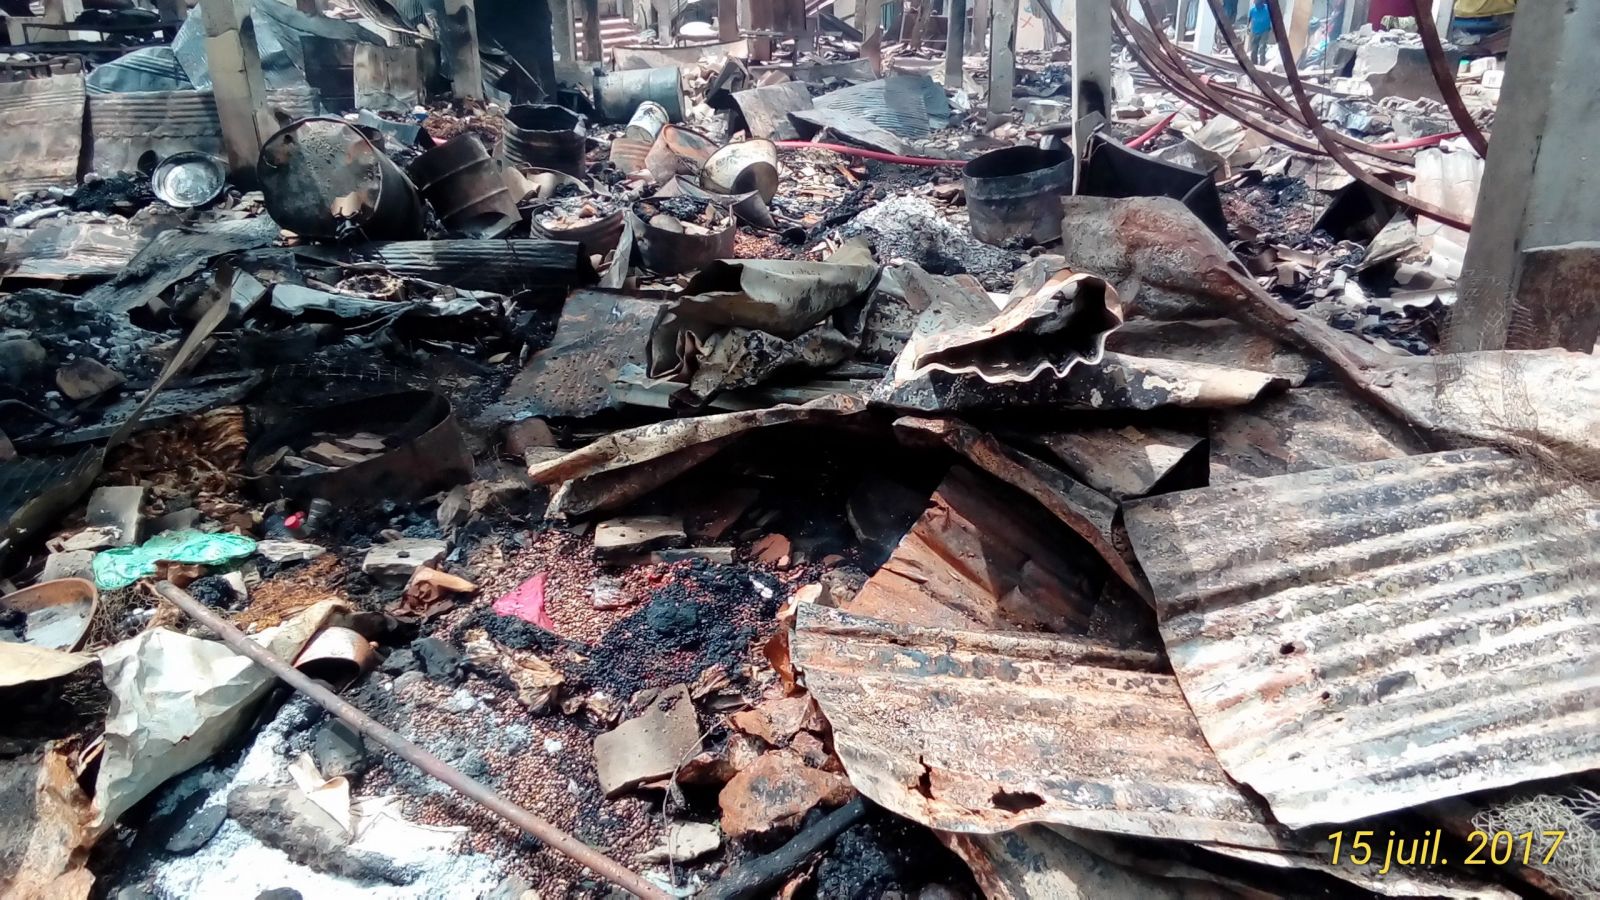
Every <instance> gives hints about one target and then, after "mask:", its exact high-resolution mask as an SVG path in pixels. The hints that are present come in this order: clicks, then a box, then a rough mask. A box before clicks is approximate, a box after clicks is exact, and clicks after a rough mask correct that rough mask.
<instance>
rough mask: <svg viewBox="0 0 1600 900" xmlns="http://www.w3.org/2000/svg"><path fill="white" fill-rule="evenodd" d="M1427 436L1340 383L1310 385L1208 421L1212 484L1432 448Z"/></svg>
mask: <svg viewBox="0 0 1600 900" xmlns="http://www.w3.org/2000/svg"><path fill="white" fill-rule="evenodd" d="M1428 449H1429V448H1428V446H1427V444H1426V443H1425V442H1424V441H1423V439H1422V437H1421V436H1420V435H1417V434H1413V433H1411V432H1410V431H1409V430H1408V429H1406V428H1405V427H1404V426H1403V425H1401V424H1400V423H1399V422H1397V421H1395V420H1393V419H1391V418H1389V417H1387V416H1385V415H1384V414H1383V413H1382V412H1380V411H1379V410H1376V409H1373V408H1372V407H1371V406H1370V405H1368V404H1365V403H1362V402H1360V401H1359V400H1357V399H1356V398H1355V397H1354V396H1353V395H1351V393H1350V392H1349V391H1347V390H1345V389H1344V388H1343V387H1341V386H1339V385H1337V384H1319V385H1307V386H1306V387H1303V388H1297V389H1294V390H1290V391H1286V392H1285V393H1283V394H1280V395H1278V396H1276V397H1269V398H1267V399H1265V400H1263V401H1261V402H1260V403H1256V404H1253V405H1251V406H1246V407H1239V408H1236V409H1229V410H1222V411H1220V412H1218V413H1217V414H1216V415H1215V416H1213V417H1212V420H1211V464H1210V469H1211V480H1210V483H1211V485H1213V486H1216V485H1220V484H1230V483H1232V482H1235V481H1242V480H1245V479H1250V478H1270V477H1272V476H1274V475H1287V474H1290V473H1292V472H1304V471H1308V470H1311V469H1326V468H1331V467H1333V466H1343V465H1350V464H1353V463H1362V462H1376V461H1377V460H1380V459H1398V458H1400V457H1403V456H1411V455H1414V454H1419V453H1426V452H1428Z"/></svg>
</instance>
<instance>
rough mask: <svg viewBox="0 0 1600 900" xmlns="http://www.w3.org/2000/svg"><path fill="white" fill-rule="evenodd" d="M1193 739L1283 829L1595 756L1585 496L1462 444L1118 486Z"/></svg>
mask: <svg viewBox="0 0 1600 900" xmlns="http://www.w3.org/2000/svg"><path fill="white" fill-rule="evenodd" d="M1124 509H1125V515H1126V517H1127V523H1128V533H1129V537H1130V538H1131V540H1132V542H1133V546H1134V549H1135V551H1136V552H1137V554H1138V558H1139V560H1140V562H1141V563H1143V565H1144V570H1145V573H1146V574H1147V575H1148V576H1149V578H1150V582H1151V585H1152V587H1153V588H1154V590H1155V597H1156V604H1157V610H1158V612H1159V614H1160V617H1161V634H1162V639H1163V640H1164V641H1165V643H1166V645H1167V650H1168V653H1169V656H1170V658H1171V660H1172V666H1173V669H1174V671H1175V672H1176V673H1177V675H1178V679H1179V682H1180V683H1181V684H1182V685H1183V688H1184V694H1185V696H1186V697H1187V698H1188V699H1189V703H1190V705H1191V706H1192V707H1193V708H1194V710H1195V713H1196V715H1197V716H1198V717H1199V719H1200V723H1201V727H1202V728H1203V729H1204V731H1205V735H1206V738H1207V740H1208V741H1209V742H1210V744H1211V746H1212V747H1213V748H1215V750H1216V752H1217V756H1218V758H1219V759H1220V760H1221V761H1222V764H1223V765H1224V766H1225V767H1226V768H1227V769H1228V771H1229V773H1230V774H1232V775H1233V776H1234V777H1236V778H1238V779H1239V780H1240V781H1243V782H1244V783H1245V784H1247V785H1249V786H1250V787H1251V788H1253V789H1254V790H1256V791H1258V792H1260V793H1261V794H1262V795H1263V796H1264V797H1265V798H1266V799H1267V801H1268V802H1269V803H1270V804H1271V805H1272V810H1273V812H1274V814H1275V815H1276V816H1277V818H1278V819H1279V820H1281V821H1283V822H1285V823H1287V824H1289V825H1292V826H1295V827H1301V826H1309V825H1312V824H1315V823H1320V822H1347V821H1351V820H1353V819H1359V818H1362V817H1365V816H1371V815H1375V814H1378V813H1382V812H1387V811H1391V810H1397V809H1403V808H1406V807H1411V806H1415V805H1417V804H1420V803H1426V802H1428V801H1430V800H1438V799H1441V798H1444V797H1450V796H1455V795H1458V794H1463V793H1466V792H1469V791H1476V790H1481V789H1486V788H1492V787H1499V786H1503V785H1509V784H1515V783H1518V782H1522V781H1528V780H1531V779H1536V778H1544V777H1551V776H1557V775H1562V774H1567V773H1572V772H1577V771H1583V770H1586V769H1592V768H1595V767H1597V766H1600V603H1596V596H1597V595H1600V588H1597V587H1596V580H1595V579H1596V574H1597V571H1600V532H1597V531H1596V522H1597V521H1600V500H1597V499H1596V498H1595V497H1594V496H1593V495H1592V494H1591V493H1590V492H1588V491H1587V490H1584V489H1582V488H1580V487H1578V486H1575V485H1573V484H1571V483H1568V482H1563V481H1559V480H1556V479H1554V478H1552V477H1550V476H1549V475H1548V474H1547V473H1544V472H1542V471H1541V470H1539V469H1538V468H1536V467H1534V466H1533V465H1532V464H1530V463H1527V462H1525V461H1521V460H1518V459H1515V458H1512V457H1509V456H1506V455H1504V454H1501V453H1498V452H1495V451H1490V450H1482V449H1479V450H1461V451H1450V452H1446V453H1436V454H1431V455H1427V456H1415V457H1408V458H1405V459H1397V460H1384V461H1380V462H1374V463H1365V464H1361V465H1353V466H1340V467H1338V468H1332V469H1318V470H1315V471H1310V472H1303V473H1299V474H1293V475H1284V476H1280V477H1276V478H1266V479H1260V480H1256V481H1246V482H1240V483H1238V484H1231V485H1227V486H1223V487H1213V488H1205V489H1202V490H1196V491H1186V492H1182V493H1177V494H1168V495H1164V496H1161V497H1154V498H1150V499H1146V500H1139V501H1134V502H1132V503H1130V504H1127V505H1126V506H1125V507H1124Z"/></svg>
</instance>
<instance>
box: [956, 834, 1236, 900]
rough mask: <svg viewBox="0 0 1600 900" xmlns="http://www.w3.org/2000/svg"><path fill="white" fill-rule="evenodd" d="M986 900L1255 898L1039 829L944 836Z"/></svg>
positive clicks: (1189, 899)
mask: <svg viewBox="0 0 1600 900" xmlns="http://www.w3.org/2000/svg"><path fill="white" fill-rule="evenodd" d="M944 841H945V843H946V844H947V845H949V847H950V849H951V850H954V851H955V852H956V855H958V856H960V857H961V859H962V860H963V861H964V862H965V863H966V864H967V866H968V867H969V868H970V869H972V876H973V878H974V879H976V880H977V882H978V887H979V888H981V889H982V890H983V895H984V896H985V897H986V898H988V900H1042V898H1049V900H1101V898H1106V897H1139V898H1141V900H1226V898H1243V897H1259V896H1260V895H1259V894H1255V893H1253V892H1236V891H1231V890H1228V889H1227V888H1225V887H1223V886H1222V885H1219V884H1213V883H1211V882H1209V881H1202V880H1198V879H1188V878H1160V877H1155V876H1151V875H1146V874H1144V873H1142V872H1139V871H1136V870H1134V869H1131V868H1128V867H1125V866H1121V865H1118V864H1117V863H1115V862H1113V861H1111V860H1108V859H1105V858H1103V857H1100V856H1098V855H1096V854H1095V853H1093V852H1091V851H1090V850H1088V849H1087V848H1085V847H1083V846H1082V845H1080V844H1078V843H1077V842H1075V841H1073V840H1071V839H1070V838H1068V837H1067V836H1066V835H1063V834H1061V833H1060V832H1058V831H1055V830H1054V829H1051V828H1048V827H1045V826H1043V825H1030V826H1028V827H1026V828H1018V829H1017V830H1015V831H1008V832H1005V833H1004V834H950V835H945V836H944Z"/></svg>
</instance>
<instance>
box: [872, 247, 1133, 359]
mask: <svg viewBox="0 0 1600 900" xmlns="http://www.w3.org/2000/svg"><path fill="white" fill-rule="evenodd" d="M1121 324H1122V302H1121V300H1120V299H1119V298H1118V296H1117V292H1116V290H1115V289H1114V288H1112V287H1111V286H1110V285H1109V284H1107V283H1106V282H1105V281H1103V280H1102V279H1100V278H1097V277H1095V276H1093V275H1082V274H1076V273H1073V272H1071V271H1067V270H1062V271H1061V272H1058V273H1056V274H1055V275H1054V276H1053V277H1051V278H1050V279H1049V280H1047V281H1046V282H1045V283H1044V284H1043V285H1042V286H1041V287H1040V288H1039V289H1038V290H1037V291H1034V292H1033V293H1032V294H1030V295H1028V296H1025V297H1021V298H1019V299H1017V300H1015V301H1013V302H1012V303H1011V304H1009V305H1008V306H1007V307H1006V308H1005V309H1004V310H1003V311H1001V312H1000V313H999V314H998V315H994V316H992V317H991V318H989V319H988V320H987V321H983V322H978V323H973V324H961V323H956V324H955V326H954V327H952V328H948V329H942V330H935V331H928V332H919V333H918V334H915V335H913V336H912V338H911V341H910V343H909V344H908V345H907V346H906V350H905V352H904V353H902V354H900V358H899V359H897V360H896V361H895V371H894V377H895V379H896V380H897V381H909V380H911V379H914V378H917V377H919V376H921V375H924V374H926V373H928V372H933V371H938V372H947V373H950V374H954V375H976V376H978V377H980V378H982V379H983V380H985V381H989V382H996V383H1008V382H1026V381H1032V380H1034V379H1035V378H1039V377H1050V376H1053V377H1055V378H1064V377H1066V376H1067V375H1068V373H1070V372H1071V371H1072V369H1073V367H1074V366H1077V365H1078V364H1079V363H1089V364H1093V363H1098V362H1099V361H1100V359H1101V356H1102V354H1103V353H1104V352H1105V345H1106V335H1107V334H1109V333H1110V332H1111V331H1112V330H1113V329H1115V328H1116V327H1117V326H1118V325H1121Z"/></svg>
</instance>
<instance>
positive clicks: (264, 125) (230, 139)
mask: <svg viewBox="0 0 1600 900" xmlns="http://www.w3.org/2000/svg"><path fill="white" fill-rule="evenodd" d="M200 14H201V19H202V23H203V24H204V26H205V47H206V69H207V70H208V71H209V72H210V75H211V91H212V94H213V95H214V96H215V97H216V101H217V119H218V120H219V122H220V124H221V125H222V144H223V147H224V149H226V151H227V154H228V168H229V169H230V170H231V171H232V173H233V177H234V178H235V179H236V180H237V181H238V182H240V183H243V184H253V183H254V182H255V173H256V159H257V157H259V156H260V155H261V143H262V141H263V140H265V139H266V138H267V136H268V135H270V134H272V133H273V132H274V131H276V130H277V122H276V121H274V120H273V118H272V112H271V110H269V109H268V108H267V86H266V82H265V81H264V80H263V79H262V77H261V50H260V48H259V47H257V46H256V28H255V21H254V18H253V13H252V11H251V6H250V0H200Z"/></svg>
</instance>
